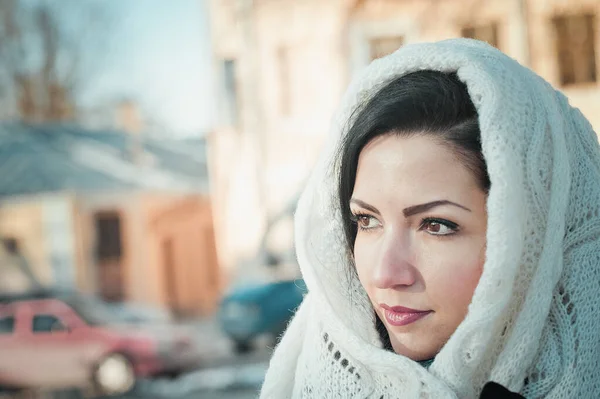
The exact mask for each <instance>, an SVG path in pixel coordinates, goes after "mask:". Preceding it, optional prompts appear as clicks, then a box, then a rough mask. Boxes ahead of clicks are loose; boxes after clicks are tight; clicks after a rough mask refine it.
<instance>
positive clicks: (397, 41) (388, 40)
mask: <svg viewBox="0 0 600 399" xmlns="http://www.w3.org/2000/svg"><path fill="white" fill-rule="evenodd" d="M403 44H404V37H402V36H384V37H376V38H372V39H371V40H370V41H369V47H370V57H371V61H372V60H374V59H376V58H381V57H385V56H386V55H389V54H391V53H393V52H394V51H396V50H398V49H399V48H400V47H401V46H402V45H403Z"/></svg>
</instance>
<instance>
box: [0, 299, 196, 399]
mask: <svg viewBox="0 0 600 399" xmlns="http://www.w3.org/2000/svg"><path fill="white" fill-rule="evenodd" d="M106 310H107V309H106V308H105V307H102V306H100V302H98V301H97V300H95V299H93V298H91V297H85V296H81V295H78V294H60V295H57V294H55V293H50V294H45V293H44V294H38V295H26V296H24V297H22V298H18V297H10V298H6V297H4V298H2V297H0V353H1V354H2V355H0V386H3V387H8V388H17V389H21V388H43V389H51V390H54V389H66V388H82V389H86V388H93V391H94V392H96V393H99V394H108V395H112V394H121V393H125V392H128V391H130V390H131V389H132V388H133V387H134V385H135V382H136V380H137V379H138V378H143V377H152V376H157V375H177V374H178V373H181V372H184V371H187V370H189V369H193V368H196V367H197V366H198V364H199V360H200V356H199V353H198V351H197V350H196V348H195V345H194V344H193V339H192V336H191V334H187V333H185V332H184V331H182V330H181V329H178V328H176V327H175V326H172V325H165V326H158V327H152V326H150V325H147V324H144V323H137V324H129V325H127V324H121V323H120V320H118V319H117V320H114V319H113V317H112V316H111V314H110V312H108V311H106Z"/></svg>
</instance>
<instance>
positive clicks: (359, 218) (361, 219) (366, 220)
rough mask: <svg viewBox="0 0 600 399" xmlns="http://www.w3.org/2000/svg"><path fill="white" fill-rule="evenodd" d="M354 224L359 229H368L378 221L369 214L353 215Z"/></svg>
mask: <svg viewBox="0 0 600 399" xmlns="http://www.w3.org/2000/svg"><path fill="white" fill-rule="evenodd" d="M355 220H356V224H357V225H358V228H359V229H361V230H370V229H374V228H376V227H378V226H379V221H378V220H377V219H375V218H374V217H373V216H369V215H355Z"/></svg>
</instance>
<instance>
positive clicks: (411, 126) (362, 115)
mask: <svg viewBox="0 0 600 399" xmlns="http://www.w3.org/2000/svg"><path fill="white" fill-rule="evenodd" d="M354 115H355V116H356V117H355V119H354V123H353V124H352V126H351V127H350V128H349V130H348V133H347V134H346V136H345V138H344V140H343V141H342V143H341V146H340V148H339V154H338V167H339V168H340V169H339V170H340V173H339V180H338V197H339V206H340V207H341V211H342V219H343V223H344V232H345V235H346V241H347V244H348V250H349V251H350V253H351V252H353V248H354V241H355V239H356V228H357V227H356V224H355V223H353V221H352V218H351V216H352V215H351V212H350V198H351V196H352V192H353V191H354V183H355V179H356V169H357V164H358V157H359V155H360V152H361V151H362V149H363V148H364V146H365V145H366V144H367V143H368V142H370V141H371V140H373V139H374V138H376V137H378V136H381V135H386V134H395V135H399V136H403V137H407V136H414V135H427V136H432V137H434V138H436V139H438V140H440V142H441V143H443V144H445V145H448V146H450V147H451V148H452V149H453V150H454V151H455V153H456V155H457V156H458V157H459V159H460V160H461V161H462V162H463V163H464V165H465V166H467V167H468V168H469V169H470V170H471V171H472V172H473V174H474V176H475V177H476V179H477V181H478V182H479V184H480V186H481V188H482V190H484V191H486V192H487V191H488V190H489V188H490V179H489V176H488V174H487V169H486V165H485V160H484V158H483V154H482V152H481V141H480V137H481V133H480V130H479V122H478V120H477V109H476V108H475V106H474V105H473V102H472V101H471V98H470V97H469V93H468V91H467V87H466V85H465V84H464V83H463V82H461V81H460V80H459V79H458V76H457V75H456V73H443V72H437V71H428V70H426V71H418V72H413V73H409V74H407V75H404V76H401V77H399V78H397V79H394V80H393V81H391V82H390V83H388V84H386V85H385V86H384V87H383V88H382V89H381V90H379V91H378V92H377V93H376V94H375V95H374V96H373V97H372V98H371V99H369V100H368V101H367V103H366V104H365V105H364V106H363V107H362V108H359V109H357V110H356V111H355V113H354Z"/></svg>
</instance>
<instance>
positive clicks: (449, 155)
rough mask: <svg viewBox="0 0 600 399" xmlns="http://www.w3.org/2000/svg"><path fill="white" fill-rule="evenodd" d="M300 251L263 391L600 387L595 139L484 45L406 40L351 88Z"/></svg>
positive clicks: (312, 189) (599, 195)
mask: <svg viewBox="0 0 600 399" xmlns="http://www.w3.org/2000/svg"><path fill="white" fill-rule="evenodd" d="M296 247H297V252H298V260H299V263H300V267H301V269H302V273H303V276H304V279H305V281H306V284H307V286H308V290H309V293H308V295H307V296H306V298H305V300H304V302H303V303H302V305H301V307H300V309H299V310H298V312H297V314H296V316H295V317H294V319H293V321H292V322H291V324H290V326H289V327H288V330H287V331H286V333H285V334H284V336H283V338H282V341H281V343H280V344H279V346H278V347H277V349H276V350H275V353H274V355H273V358H272V360H271V365H270V368H269V371H268V373H267V376H266V379H265V383H264V385H263V389H262V393H261V396H262V397H264V398H330V397H335V398H338V397H343V398H345V397H352V398H372V397H373V398H477V397H511V396H514V397H527V398H541V397H544V398H596V397H598V396H599V395H600V382H599V381H600V367H599V364H598V363H599V360H598V359H600V337H599V336H598V331H600V318H598V317H597V315H596V312H597V311H598V310H599V309H600V149H599V146H598V138H597V136H596V135H595V133H594V132H593V130H592V128H591V126H590V125H589V123H588V122H587V121H586V120H585V118H584V117H583V116H582V115H581V114H580V113H579V111H577V110H576V109H573V108H571V107H570V106H569V104H568V101H567V99H566V98H565V97H564V96H563V95H562V94H560V93H559V92H557V91H555V90H554V89H552V87H551V86H550V85H549V84H547V83H546V82H545V81H544V80H542V79H541V78H540V77H538V76H537V75H535V74H534V73H533V72H531V71H530V70H528V69H526V68H524V67H522V66H520V65H519V64H518V63H517V62H515V61H514V60H512V59H510V58H509V57H507V56H505V55H504V54H502V53H501V52H499V51H498V50H496V49H494V48H492V47H490V46H488V45H486V44H483V43H480V42H476V41H473V40H467V39H454V40H448V41H443V42H440V43H433V44H418V45H409V46H405V47H403V48H402V49H400V50H398V51H397V52H395V53H394V54H392V55H390V56H388V57H385V58H383V59H379V60H376V61H375V62H373V63H372V64H371V65H370V66H369V67H368V68H367V70H366V71H365V72H364V74H362V76H360V77H359V79H357V80H356V81H354V82H353V83H352V85H351V86H350V88H349V90H348V92H347V94H346V96H345V98H344V100H343V103H342V107H341V110H340V112H339V114H338V118H337V119H336V123H335V126H334V128H333V134H332V135H331V136H330V137H329V141H328V143H327V145H326V148H325V151H324V153H323V156H322V158H321V159H320V161H319V163H318V165H317V167H316V169H315V171H314V173H313V174H312V176H311V179H310V180H309V183H308V185H307V187H306V190H305V192H304V194H303V196H302V198H301V200H300V202H299V205H298V209H297V213H296ZM493 395H496V396H493Z"/></svg>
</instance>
